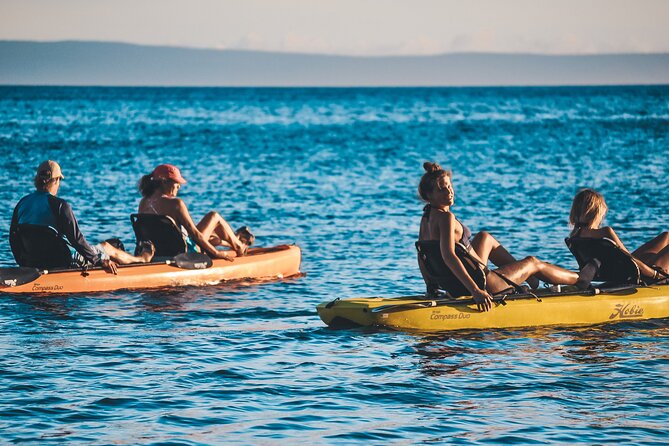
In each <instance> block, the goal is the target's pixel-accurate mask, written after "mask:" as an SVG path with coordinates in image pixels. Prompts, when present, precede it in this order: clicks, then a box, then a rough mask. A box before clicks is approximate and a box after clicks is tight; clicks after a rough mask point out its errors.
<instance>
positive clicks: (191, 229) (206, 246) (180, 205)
mask: <svg viewBox="0 0 669 446" xmlns="http://www.w3.org/2000/svg"><path fill="white" fill-rule="evenodd" d="M177 200H178V201H177V209H176V214H177V217H178V218H177V219H176V220H177V222H178V223H179V224H180V225H182V226H183V227H184V228H186V232H188V236H189V237H190V238H191V239H192V240H193V241H194V242H195V243H196V244H197V246H199V247H200V248H201V249H202V251H204V252H205V253H207V254H208V255H209V256H210V257H212V258H214V259H227V260H231V258H230V256H229V255H228V254H227V253H226V252H225V251H219V250H218V249H216V247H215V246H214V245H212V244H211V243H209V240H207V239H206V238H205V237H204V236H203V235H202V233H201V232H200V230H199V229H198V228H197V226H195V223H194V222H193V219H192V218H191V216H190V213H189V212H188V208H187V207H186V203H184V202H183V200H180V199H177Z"/></svg>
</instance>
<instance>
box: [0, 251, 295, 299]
mask: <svg viewBox="0 0 669 446" xmlns="http://www.w3.org/2000/svg"><path fill="white" fill-rule="evenodd" d="M233 254H234V253H233ZM301 259H302V254H301V251H300V248H299V247H297V246H295V245H281V246H275V247H272V248H253V249H250V250H249V252H248V254H247V255H245V256H243V257H236V258H235V259H234V260H232V261H228V260H222V259H216V260H213V265H212V266H211V267H209V268H203V269H182V268H179V267H177V266H174V265H169V264H166V263H149V264H136V265H127V266H123V267H121V268H119V270H118V275H113V274H109V273H107V272H105V271H103V270H101V269H97V268H96V269H92V270H88V271H86V272H82V271H81V270H65V271H63V270H60V271H57V272H46V273H44V272H42V275H40V276H39V277H37V278H36V279H35V280H33V281H31V282H28V283H25V284H22V285H17V286H6V287H3V288H0V293H12V294H14V293H58V294H60V293H91V292H99V291H113V290H119V289H140V288H144V289H146V288H160V287H175V286H188V285H213V284H216V283H219V282H222V281H227V280H240V279H280V278H283V277H290V276H294V275H297V274H299V273H300V262H301Z"/></svg>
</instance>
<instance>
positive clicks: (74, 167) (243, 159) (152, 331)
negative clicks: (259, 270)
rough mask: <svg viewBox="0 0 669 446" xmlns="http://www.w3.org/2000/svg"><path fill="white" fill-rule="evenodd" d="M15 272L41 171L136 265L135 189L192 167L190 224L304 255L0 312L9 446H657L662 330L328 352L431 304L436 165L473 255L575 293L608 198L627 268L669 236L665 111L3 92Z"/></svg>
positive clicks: (425, 340)
mask: <svg viewBox="0 0 669 446" xmlns="http://www.w3.org/2000/svg"><path fill="white" fill-rule="evenodd" d="M0 155H1V158H0V175H1V176H2V178H3V187H2V188H0V203H2V205H3V206H2V212H1V213H0V236H1V240H2V242H1V244H0V264H3V265H10V264H11V263H12V258H11V254H10V251H9V245H8V243H7V230H8V226H9V221H10V217H11V211H12V209H13V206H14V204H15V202H16V201H17V200H18V199H19V198H20V197H21V196H23V195H24V194H26V193H28V192H30V191H31V189H32V177H33V175H34V170H35V168H36V166H37V165H38V164H39V162H40V161H42V160H43V159H47V158H51V159H55V160H57V161H58V162H59V163H60V164H61V166H62V168H63V173H64V175H65V176H66V180H65V181H64V183H63V186H62V188H61V192H60V195H61V196H63V197H64V198H66V199H68V200H69V201H70V202H71V203H72V205H73V208H74V210H75V213H76V215H77V216H78V218H79V220H80V224H81V226H82V228H83V231H84V233H85V234H86V235H87V237H88V238H89V239H90V240H91V241H99V240H101V239H103V238H106V237H108V236H112V235H116V236H120V237H121V238H122V239H123V240H125V241H126V244H127V245H132V238H133V237H132V230H131V227H130V222H129V218H128V216H129V214H131V213H132V212H134V211H135V210H136V207H137V203H138V201H139V195H138V193H137V192H136V189H135V185H136V183H137V181H138V179H139V178H140V176H141V175H142V174H144V173H148V172H149V171H150V170H151V169H152V168H153V167H154V166H155V165H157V164H160V163H165V162H167V163H172V164H176V165H178V166H180V167H181V168H182V172H183V174H184V176H185V177H186V178H187V179H188V180H189V182H188V184H187V185H186V186H185V187H183V188H182V194H181V196H182V197H183V198H184V199H185V200H186V201H187V203H188V204H189V207H190V210H191V212H192V214H193V215H195V216H198V217H200V216H202V215H204V214H205V213H206V212H207V211H209V210H211V209H216V210H218V211H219V212H220V213H221V214H222V215H224V216H225V217H226V218H227V219H229V220H230V221H231V223H232V224H233V226H237V225H240V224H248V225H249V226H251V227H252V228H253V229H254V231H255V233H256V234H257V237H258V239H257V241H258V244H260V245H265V246H268V245H275V244H279V243H291V242H295V243H297V244H298V245H299V246H301V247H302V249H303V255H304V260H303V264H302V270H303V271H304V272H305V273H306V276H304V277H300V278H295V279H289V280H285V281H282V282H275V283H266V284H251V285H239V284H227V285H226V284H221V285H219V286H212V287H209V288H189V289H175V290H171V291H153V292H152V291H143V292H137V291H133V292H114V293H107V294H97V295H71V296H67V297H51V298H43V297H36V296H33V297H6V296H5V297H2V299H1V300H0V395H1V396H2V398H1V399H0V442H3V443H11V442H16V443H18V442H29V443H39V444H48V443H53V444H63V443H68V444H70V443H80V444H136V443H142V444H165V443H168V442H169V443H171V444H212V443H234V444H267V443H276V442H280V443H289V444H294V443H301V444H312V443H332V444H346V443H354V442H363V441H365V442H372V443H377V444H388V443H398V444H411V443H423V442H425V443H428V442H433V443H456V444H474V443H477V444H479V443H524V444H527V443H561V444H567V443H587V444H603V443H610V442H620V443H636V444H662V443H666V441H667V426H669V409H668V403H667V401H668V398H669V325H668V323H667V321H666V320H662V321H654V322H637V323H625V324H617V325H605V326H598V327H589V328H545V329H532V330H522V329H520V330H503V331H499V330H497V331H483V332H464V333H463V332H459V333H446V334H438V335H434V334H433V335H421V334H415V333H414V334H410V333H400V332H392V331H385V330H343V331H342V330H340V331H335V330H330V329H328V328H326V327H325V326H324V325H323V324H322V323H321V321H320V320H319V319H318V316H317V315H316V312H315V306H316V305H317V304H318V303H319V302H321V301H325V300H330V299H333V298H335V297H342V298H344V297H352V296H365V295H379V296H400V295H404V294H414V293H417V292H421V291H422V289H423V287H422V283H421V279H420V277H419V274H418V270H417V268H416V264H415V253H414V250H413V249H414V248H413V241H414V239H415V237H416V233H417V228H418V221H419V216H420V213H421V207H422V206H421V203H420V202H419V200H418V198H417V193H416V186H417V184H418V180H419V178H420V175H421V164H422V162H423V161H425V160H437V161H439V162H441V163H442V164H443V165H445V166H449V167H451V168H452V169H453V171H454V184H455V187H456V194H457V197H456V206H455V208H454V210H455V212H456V213H457V215H458V216H459V217H460V219H461V220H463V221H464V222H466V223H467V224H468V225H469V226H470V227H471V228H472V229H473V230H475V231H478V230H483V229H486V230H488V231H490V232H492V233H493V234H495V235H496V236H497V237H498V238H499V239H500V240H501V241H502V242H503V243H504V244H505V245H507V246H508V247H509V249H510V250H511V252H512V253H514V254H516V255H517V256H525V255H529V254H535V255H537V256H539V257H541V258H544V259H547V260H552V261H555V262H558V263H560V264H562V265H564V266H566V267H571V268H574V267H575V262H574V261H573V260H572V259H571V257H570V255H569V253H568V251H567V249H566V248H565V246H564V243H563V238H564V237H565V235H566V234H567V233H568V231H569V228H568V225H567V216H568V212H569V206H570V202H571V197H572V196H573V194H574V193H575V192H576V191H577V190H578V189H579V188H580V187H585V186H589V187H594V188H596V189H598V190H600V191H601V192H602V193H603V194H604V196H605V197H606V199H607V201H608V204H609V208H610V213H609V216H608V219H607V221H608V223H609V224H611V225H612V226H614V227H615V228H616V229H617V231H618V233H619V234H620V235H621V236H622V238H623V241H624V242H625V243H626V245H627V246H628V247H630V248H635V247H636V246H638V245H639V244H640V243H641V242H642V241H644V240H645V239H648V238H650V237H652V236H654V235H656V234H657V233H658V232H660V231H662V230H667V229H669V211H668V209H667V203H669V188H668V187H667V176H668V174H669V87H618V88H502V89H499V88H476V89H174V88H168V89H165V88H157V89H145V88H138V89H132V88H12V87H0Z"/></svg>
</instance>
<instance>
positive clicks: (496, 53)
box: [0, 39, 669, 59]
mask: <svg viewBox="0 0 669 446" xmlns="http://www.w3.org/2000/svg"><path fill="white" fill-rule="evenodd" d="M7 42H12V43H38V44H59V43H84V44H105V45H125V46H136V47H148V48H169V49H181V50H193V51H214V52H222V53H223V52H245V53H265V54H278V55H287V56H321V57H341V58H352V59H382V58H429V57H443V56H459V55H480V56H486V55H488V56H533V57H593V56H651V55H655V56H657V55H669V50H666V51H658V52H602V53H535V52H502V51H451V52H441V53H429V54H410V53H407V54H368V55H360V54H341V53H327V52H323V53H316V52H300V51H282V50H264V49H252V48H214V47H199V46H187V45H186V46H180V45H174V44H150V43H136V42H124V41H120V40H79V39H65V40H22V39H0V43H7Z"/></svg>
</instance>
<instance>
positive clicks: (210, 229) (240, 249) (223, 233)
mask: <svg viewBox="0 0 669 446" xmlns="http://www.w3.org/2000/svg"><path fill="white" fill-rule="evenodd" d="M197 228H198V229H199V230H200V232H201V233H202V235H203V236H204V237H205V238H207V239H209V242H210V243H211V244H213V245H215V246H229V247H231V248H232V249H234V250H235V252H236V253H237V255H242V254H243V253H244V252H245V251H246V248H247V246H246V244H244V243H242V242H241V241H240V240H239V239H238V238H237V236H236V235H235V231H233V230H232V227H230V224H229V223H228V222H227V221H225V220H224V219H223V217H221V216H220V214H219V213H218V212H215V211H212V212H209V213H208V214H207V215H205V216H204V218H203V219H202V220H201V221H200V223H198V224H197ZM214 242H217V243H214Z"/></svg>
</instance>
